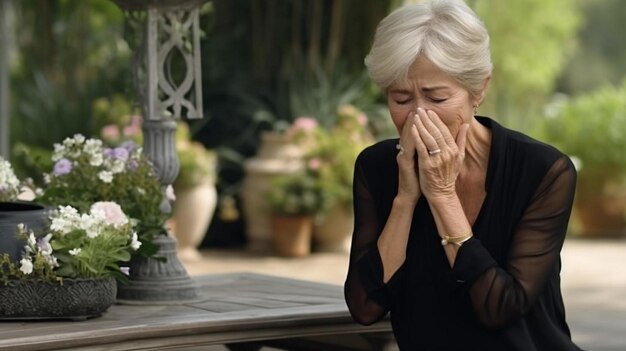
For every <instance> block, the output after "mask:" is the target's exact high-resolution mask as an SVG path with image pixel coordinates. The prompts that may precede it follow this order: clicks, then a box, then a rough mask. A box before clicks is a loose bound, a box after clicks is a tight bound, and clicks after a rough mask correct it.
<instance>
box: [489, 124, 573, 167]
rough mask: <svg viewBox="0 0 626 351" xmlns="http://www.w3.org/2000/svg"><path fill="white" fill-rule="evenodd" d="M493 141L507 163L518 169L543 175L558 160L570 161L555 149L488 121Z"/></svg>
mask: <svg viewBox="0 0 626 351" xmlns="http://www.w3.org/2000/svg"><path fill="white" fill-rule="evenodd" d="M490 123H491V128H492V133H493V140H494V142H495V143H497V145H495V146H496V147H497V148H498V149H500V150H502V151H503V156H504V157H505V159H507V160H508V161H509V163H514V164H517V165H518V167H524V168H526V169H532V170H536V171H539V172H540V173H542V172H541V170H543V173H545V172H547V170H548V169H549V168H551V167H552V165H553V164H554V163H555V162H556V161H557V160H559V159H563V158H565V159H567V162H568V163H570V164H571V160H569V157H567V155H565V154H563V153H562V152H561V151H560V150H558V149H557V148H556V147H554V146H552V145H550V144H548V143H545V142H543V141H540V140H538V139H535V138H533V137H531V136H529V135H527V134H524V133H521V132H519V131H515V130H512V129H508V128H505V127H503V126H502V125H500V124H499V123H497V122H495V121H492V120H490Z"/></svg>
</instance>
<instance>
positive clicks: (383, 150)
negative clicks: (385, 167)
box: [357, 138, 398, 165]
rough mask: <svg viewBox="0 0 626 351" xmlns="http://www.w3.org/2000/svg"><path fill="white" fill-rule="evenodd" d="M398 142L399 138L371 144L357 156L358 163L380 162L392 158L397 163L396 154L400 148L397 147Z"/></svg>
mask: <svg viewBox="0 0 626 351" xmlns="http://www.w3.org/2000/svg"><path fill="white" fill-rule="evenodd" d="M397 144H398V139H397V138H395V139H385V140H381V141H379V142H376V143H375V144H373V145H370V146H368V147H366V148H365V149H363V151H361V153H360V154H359V156H358V158H357V163H359V164H361V165H367V164H372V163H374V164H379V163H380V162H389V160H391V161H392V162H393V163H395V155H396V154H397V152H398V150H397V149H396V145H397Z"/></svg>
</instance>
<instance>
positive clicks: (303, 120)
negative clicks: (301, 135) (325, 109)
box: [293, 117, 317, 133]
mask: <svg viewBox="0 0 626 351" xmlns="http://www.w3.org/2000/svg"><path fill="white" fill-rule="evenodd" d="M315 128H317V120H316V119H315V118H312V117H298V118H296V120H295V121H293V129H295V130H302V131H304V132H307V133H308V132H312V131H313V130H315Z"/></svg>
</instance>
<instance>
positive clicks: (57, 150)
mask: <svg viewBox="0 0 626 351" xmlns="http://www.w3.org/2000/svg"><path fill="white" fill-rule="evenodd" d="M64 156H65V146H64V145H61V144H56V143H55V144H54V153H53V154H52V162H56V161H58V160H60V159H62V158H63V157H64Z"/></svg>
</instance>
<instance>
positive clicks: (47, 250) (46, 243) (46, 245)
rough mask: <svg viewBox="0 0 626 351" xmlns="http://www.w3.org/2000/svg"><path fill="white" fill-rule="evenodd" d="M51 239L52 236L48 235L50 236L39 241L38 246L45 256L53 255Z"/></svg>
mask: <svg viewBox="0 0 626 351" xmlns="http://www.w3.org/2000/svg"><path fill="white" fill-rule="evenodd" d="M51 238H52V234H51V233H48V235H46V236H44V237H43V238H41V239H40V240H39V243H38V244H37V245H38V247H39V251H41V253H42V254H43V255H44V256H50V255H52V245H50V239H51Z"/></svg>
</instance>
